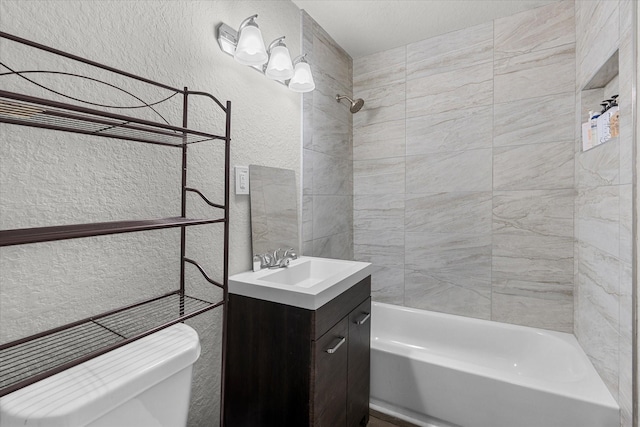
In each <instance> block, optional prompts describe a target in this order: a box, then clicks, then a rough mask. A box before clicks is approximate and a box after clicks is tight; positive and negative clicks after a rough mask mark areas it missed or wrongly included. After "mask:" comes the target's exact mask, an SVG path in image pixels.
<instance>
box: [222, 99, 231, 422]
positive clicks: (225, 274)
mask: <svg viewBox="0 0 640 427" xmlns="http://www.w3.org/2000/svg"><path fill="white" fill-rule="evenodd" d="M226 113H227V123H226V128H225V134H224V144H225V145H224V261H223V262H224V266H223V271H222V285H223V288H222V295H223V296H222V300H223V301H224V304H222V354H221V361H222V372H221V374H220V425H221V426H224V383H225V369H224V365H225V359H226V357H227V308H228V304H229V191H230V186H231V183H230V180H231V101H227V111H226Z"/></svg>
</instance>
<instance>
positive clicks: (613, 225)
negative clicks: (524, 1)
mask: <svg viewBox="0 0 640 427" xmlns="http://www.w3.org/2000/svg"><path fill="white" fill-rule="evenodd" d="M632 7H633V2H632V1H630V0H621V1H598V2H596V1H578V2H576V33H577V35H578V37H577V40H576V64H577V67H576V101H577V107H576V108H577V113H578V114H579V116H578V117H577V118H576V120H575V123H576V125H577V126H579V124H580V123H581V122H582V121H584V120H585V118H586V115H587V112H588V110H590V109H595V108H594V107H597V104H598V103H599V102H600V100H602V99H603V97H608V96H610V95H613V94H616V93H619V94H620V138H619V139H617V140H612V141H610V142H607V143H605V144H602V145H600V146H598V147H596V148H594V149H592V150H589V151H587V152H581V150H580V138H579V137H578V138H576V145H575V150H576V157H575V177H576V179H575V183H576V191H577V194H576V200H575V238H576V248H575V249H576V252H575V253H576V255H575V260H576V262H575V274H576V276H575V277H576V278H575V283H576V295H575V334H576V336H577V337H578V340H579V342H580V344H581V345H582V347H583V348H584V349H585V351H586V352H587V354H588V355H589V357H590V359H591V361H592V362H593V364H594V366H595V367H596V369H597V370H598V372H599V373H600V376H601V377H602V378H603V379H604V381H605V383H606V384H607V386H608V388H609V390H610V391H611V393H612V394H613V396H614V397H616V399H617V400H618V402H619V403H620V406H621V409H622V410H621V425H622V426H631V401H632V400H631V382H632V381H631V374H632V361H631V358H632V339H631V322H632V315H631V308H632V301H631V295H632V292H631V286H632V279H631V271H632V144H633V142H632V132H633V123H632V121H631V84H632V79H633V78H634V76H633V71H632V61H633V60H634V53H633V51H632V43H631V38H632V34H633V33H632V31H633V22H632V20H631V18H632ZM616 50H618V52H619V74H618V76H617V78H615V79H614V80H613V81H612V82H610V83H609V84H607V85H606V87H605V88H604V89H594V90H590V91H582V89H583V87H584V86H585V85H586V84H587V83H588V82H589V80H590V79H591V77H592V76H593V75H594V74H595V73H596V71H597V70H598V69H599V68H600V67H601V66H602V65H603V63H604V61H606V59H607V58H609V57H610V56H611V54H613V52H615V51H616Z"/></svg>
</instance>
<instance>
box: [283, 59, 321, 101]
mask: <svg viewBox="0 0 640 427" xmlns="http://www.w3.org/2000/svg"><path fill="white" fill-rule="evenodd" d="M306 56H307V54H306V53H305V54H304V55H300V56H299V57H297V58H296V59H294V60H293V63H294V65H295V69H294V74H293V77H291V80H289V89H291V90H292V91H294V92H311V91H312V90H314V89H315V88H316V84H315V82H314V81H313V74H311V67H309V63H308V62H307V60H306V58H305V57H306Z"/></svg>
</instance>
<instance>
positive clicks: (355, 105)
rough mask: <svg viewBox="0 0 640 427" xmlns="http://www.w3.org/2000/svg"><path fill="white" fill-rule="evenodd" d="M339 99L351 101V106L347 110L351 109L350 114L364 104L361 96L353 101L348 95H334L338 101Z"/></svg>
mask: <svg viewBox="0 0 640 427" xmlns="http://www.w3.org/2000/svg"><path fill="white" fill-rule="evenodd" d="M341 99H346V100H348V101H349V102H350V103H351V107H349V111H351V114H355V113H357V112H358V111H360V109H361V108H362V106H363V105H364V101H363V100H362V98H358V99H356V100H355V101H354V100H353V99H351V98H349V97H348V96H345V95H336V101H338V102H340V100H341Z"/></svg>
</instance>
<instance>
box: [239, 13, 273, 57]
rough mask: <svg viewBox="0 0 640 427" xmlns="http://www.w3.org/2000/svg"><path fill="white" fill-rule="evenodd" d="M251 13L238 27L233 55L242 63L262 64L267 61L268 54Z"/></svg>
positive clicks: (255, 16)
mask: <svg viewBox="0 0 640 427" xmlns="http://www.w3.org/2000/svg"><path fill="white" fill-rule="evenodd" d="M257 17H258V15H253V16H250V17H248V18H247V19H245V20H244V21H242V23H241V24H240V28H239V29H238V33H237V34H238V39H237V40H238V41H237V44H236V48H235V51H234V52H233V57H234V58H235V60H236V61H238V62H239V63H241V64H242V65H251V66H256V65H263V64H264V63H266V62H267V59H268V55H267V51H266V50H265V48H264V40H263V39H262V33H261V32H260V28H258V24H256V18H257Z"/></svg>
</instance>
